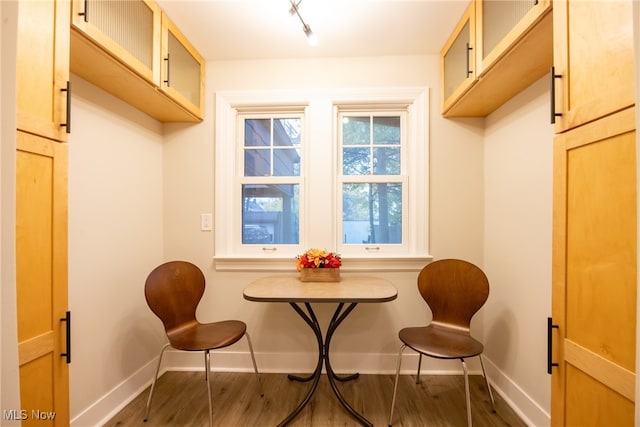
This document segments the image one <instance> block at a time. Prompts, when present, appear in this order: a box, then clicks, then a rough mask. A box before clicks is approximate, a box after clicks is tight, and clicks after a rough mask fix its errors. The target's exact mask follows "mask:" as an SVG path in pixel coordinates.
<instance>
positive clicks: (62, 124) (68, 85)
mask: <svg viewBox="0 0 640 427" xmlns="http://www.w3.org/2000/svg"><path fill="white" fill-rule="evenodd" d="M60 92H67V121H66V122H64V123H61V124H60V126H62V127H65V128H66V129H67V133H71V82H70V81H67V87H66V88H62V89H60Z"/></svg>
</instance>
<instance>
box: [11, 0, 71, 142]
mask: <svg viewBox="0 0 640 427" xmlns="http://www.w3.org/2000/svg"><path fill="white" fill-rule="evenodd" d="M17 67H18V73H17V76H16V85H17V86H16V88H17V99H16V102H17V111H18V117H17V122H18V123H17V126H18V129H22V130H24V131H27V132H31V133H34V134H36V135H41V136H44V137H46V138H51V139H54V140H56V141H66V140H67V132H68V131H69V130H70V129H69V128H70V126H69V124H70V118H71V117H70V110H69V108H68V106H70V103H69V101H70V93H69V90H68V89H69V86H68V84H69V2H68V1H65V0H56V1H46V2H44V1H21V2H20V4H19V13H18V46H17Z"/></svg>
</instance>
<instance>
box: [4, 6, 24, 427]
mask: <svg viewBox="0 0 640 427" xmlns="http://www.w3.org/2000/svg"><path fill="white" fill-rule="evenodd" d="M17 23H18V4H17V2H8V1H4V2H0V34H1V35H2V36H1V37H0V41H1V44H0V95H1V96H0V141H2V143H1V144H0V195H1V197H0V237H1V238H0V242H2V244H1V245H0V301H1V304H0V346H1V348H2V350H1V351H0V379H1V380H0V381H1V383H0V411H2V410H4V409H6V410H10V409H20V395H19V386H18V332H17V320H16V286H15V284H16V281H15V249H14V248H15V245H14V242H15V211H16V205H15V173H16V170H15V148H16V143H15V140H16V136H15V135H16V131H15V129H16V106H15V101H14V100H15V96H16V89H15V81H16V80H15V77H16V67H15V62H16V40H17V39H16V31H17ZM0 416H1V414H0ZM2 423H3V425H18V424H19V421H9V420H3V421H2Z"/></svg>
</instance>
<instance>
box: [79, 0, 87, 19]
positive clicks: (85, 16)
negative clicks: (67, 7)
mask: <svg viewBox="0 0 640 427" xmlns="http://www.w3.org/2000/svg"><path fill="white" fill-rule="evenodd" d="M87 2H88V0H84V12H78V15H80V16H83V17H84V22H89V15H88V14H87Z"/></svg>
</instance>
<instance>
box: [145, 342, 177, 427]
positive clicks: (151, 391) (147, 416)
mask: <svg viewBox="0 0 640 427" xmlns="http://www.w3.org/2000/svg"><path fill="white" fill-rule="evenodd" d="M170 346H171V344H169V343H167V344H165V345H164V346H163V347H162V349H161V350H160V357H158V364H157V365H156V373H155V375H154V376H153V382H152V383H151V390H149V397H148V398H147V408H146V409H145V411H144V422H145V423H146V422H147V420H148V419H149V411H150V410H151V398H152V397H153V391H154V390H155V388H156V381H158V372H160V363H162V355H163V354H164V351H165V350H166V349H167V348H169V347H170Z"/></svg>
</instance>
